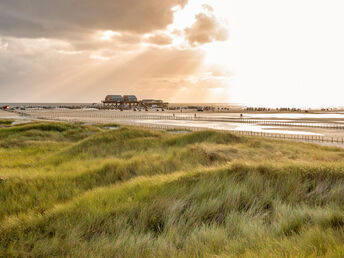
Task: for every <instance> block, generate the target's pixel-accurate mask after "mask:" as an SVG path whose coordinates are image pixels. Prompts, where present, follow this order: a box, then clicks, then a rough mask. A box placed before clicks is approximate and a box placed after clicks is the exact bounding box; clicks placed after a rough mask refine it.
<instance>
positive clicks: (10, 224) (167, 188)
mask: <svg viewBox="0 0 344 258" xmlns="http://www.w3.org/2000/svg"><path fill="white" fill-rule="evenodd" d="M343 159H344V151H343V150H342V149H339V148H329V147H321V146H317V145H312V144H304V143H295V142H287V141H276V140H269V139H260V138H248V137H239V136H236V135H233V134H231V133H220V132H215V131H203V132H196V133H186V134H178V135H176V134H173V133H171V132H163V131H152V130H145V129H138V128H131V127H129V128H125V127H124V128H120V129H118V130H107V129H106V127H104V126H97V125H94V126H91V125H87V126H86V125H81V124H63V123H32V124H27V125H17V126H10V125H7V126H6V127H4V128H0V257H49V256H58V257H308V256H311V257H321V256H323V257H341V256H344V245H343V243H344V242H343V241H344V231H343V229H344V205H343V196H344V163H343Z"/></svg>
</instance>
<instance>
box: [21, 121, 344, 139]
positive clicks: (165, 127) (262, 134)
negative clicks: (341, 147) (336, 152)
mask: <svg viewBox="0 0 344 258" xmlns="http://www.w3.org/2000/svg"><path fill="white" fill-rule="evenodd" d="M26 115H28V114H26ZM29 116H32V117H35V118H37V119H42V120H52V121H61V122H66V121H67V122H74V123H78V122H84V121H82V120H80V119H75V118H74V119H73V118H72V117H70V118H69V117H64V118H56V117H55V118H47V117H43V116H36V115H29ZM92 122H94V123H104V120H101V119H99V120H93V121H92ZM115 123H116V124H120V125H129V126H136V127H145V128H152V129H159V130H169V129H174V130H180V131H201V130H215V131H220V132H231V133H234V134H239V135H243V136H257V137H266V138H274V139H282V140H293V141H305V142H318V143H336V144H344V138H339V137H324V136H318V135H300V134H278V133H266V132H254V131H242V130H241V131H238V130H225V129H216V128H207V127H192V126H184V125H183V126H178V125H155V124H146V123H137V122H130V121H123V120H122V121H116V122H115Z"/></svg>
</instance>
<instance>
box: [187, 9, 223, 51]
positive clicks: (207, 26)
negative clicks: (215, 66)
mask: <svg viewBox="0 0 344 258" xmlns="http://www.w3.org/2000/svg"><path fill="white" fill-rule="evenodd" d="M203 8H204V9H205V11H207V12H206V13H199V14H197V15H196V22H195V23H194V24H193V25H192V26H191V27H189V28H186V29H185V30H184V32H185V37H186V40H187V41H188V42H189V44H190V45H192V46H197V45H202V44H206V43H210V42H213V41H226V40H227V39H228V31H227V28H226V27H225V25H224V24H222V23H221V22H220V21H219V20H218V19H217V18H216V17H215V16H214V14H213V9H212V8H211V7H210V6H208V5H206V6H203Z"/></svg>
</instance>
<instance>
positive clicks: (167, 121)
mask: <svg viewBox="0 0 344 258" xmlns="http://www.w3.org/2000/svg"><path fill="white" fill-rule="evenodd" d="M24 113H25V114H27V115H30V116H34V117H36V118H40V119H50V120H60V121H74V122H87V123H119V124H132V125H150V126H156V127H160V128H164V127H166V128H171V127H177V128H183V127H184V128H200V129H202V128H203V129H205V128H210V129H218V130H233V131H251V132H265V133H276V134H288V135H309V136H324V137H337V138H340V137H343V138H344V129H326V128H325V129H324V128H311V127H302V126H295V125H290V126H286V125H285V124H284V125H283V126H278V125H264V124H261V121H265V122H269V121H270V122H276V121H278V122H283V123H290V122H293V123H297V124H299V125H300V124H302V123H304V125H308V126H309V125H323V124H328V123H329V124H335V125H338V124H343V125H344V114H342V113H336V114H334V113H316V114H315V113H314V114H308V113H262V112H260V113H243V117H244V119H248V118H251V119H254V120H255V121H256V122H254V123H238V121H241V120H240V113H215V112H197V113H195V112H191V111H188V112H186V111H183V112H180V111H179V112H176V111H171V110H168V111H164V112H162V111H156V110H150V111H148V112H146V111H141V112H139V111H136V112H135V111H122V112H121V111H119V110H92V109H74V110H70V109H52V110H33V109H31V110H30V109H27V110H25V111H24ZM263 118H264V120H262V119H263ZM248 120H249V121H252V120H250V119H248ZM236 121H237V122H236Z"/></svg>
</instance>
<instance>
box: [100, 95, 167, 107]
mask: <svg viewBox="0 0 344 258" xmlns="http://www.w3.org/2000/svg"><path fill="white" fill-rule="evenodd" d="M102 103H103V105H104V108H106V109H132V108H144V109H149V108H167V107H168V103H165V102H163V101H162V100H155V99H144V100H138V99H137V97H136V96H135V95H124V96H121V95H107V96H106V97H105V100H103V101H102Z"/></svg>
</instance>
